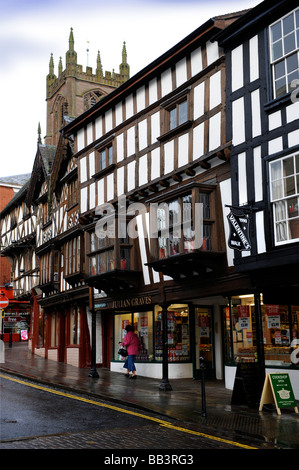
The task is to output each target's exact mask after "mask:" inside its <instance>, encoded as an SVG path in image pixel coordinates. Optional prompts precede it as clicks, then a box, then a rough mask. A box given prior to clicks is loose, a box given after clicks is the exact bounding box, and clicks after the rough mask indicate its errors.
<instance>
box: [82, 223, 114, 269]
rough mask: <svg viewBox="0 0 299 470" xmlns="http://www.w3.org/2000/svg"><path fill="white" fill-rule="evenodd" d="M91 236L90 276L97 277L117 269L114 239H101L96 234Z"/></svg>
mask: <svg viewBox="0 0 299 470" xmlns="http://www.w3.org/2000/svg"><path fill="white" fill-rule="evenodd" d="M104 229H105V227H104ZM89 236H90V253H89V254H88V259H89V275H90V276H96V275H98V274H102V273H106V272H108V271H113V270H114V269H115V256H114V239H111V238H109V237H108V236H106V237H105V238H100V237H98V236H97V234H96V233H95V232H91V233H90V234H89Z"/></svg>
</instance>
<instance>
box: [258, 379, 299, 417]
mask: <svg viewBox="0 0 299 470" xmlns="http://www.w3.org/2000/svg"><path fill="white" fill-rule="evenodd" d="M270 403H274V404H275V406H276V411H277V414H278V415H280V414H281V411H280V409H281V408H289V407H291V408H294V411H295V413H298V407H297V402H296V400H295V396H294V392H293V389H292V385H291V381H290V377H289V374H287V373H275V374H267V375H266V379H265V383H264V388H263V392H262V396H261V401H260V407H259V411H262V409H263V406H264V405H268V404H270Z"/></svg>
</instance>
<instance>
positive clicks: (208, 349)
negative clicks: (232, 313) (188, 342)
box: [194, 307, 216, 379]
mask: <svg viewBox="0 0 299 470" xmlns="http://www.w3.org/2000/svg"><path fill="white" fill-rule="evenodd" d="M212 320H213V318H212V309H211V308H210V307H195V308H194V322H195V325H194V326H195V328H194V333H195V341H194V346H195V347H194V350H195V360H194V378H196V379H198V378H200V377H201V362H202V359H203V363H204V366H205V375H206V377H208V378H210V379H214V378H215V377H216V372H215V361H214V332H213V321H212ZM201 358H202V359H201Z"/></svg>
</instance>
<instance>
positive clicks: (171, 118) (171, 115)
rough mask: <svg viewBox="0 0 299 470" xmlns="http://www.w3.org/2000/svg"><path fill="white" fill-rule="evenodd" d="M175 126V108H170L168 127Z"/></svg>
mask: <svg viewBox="0 0 299 470" xmlns="http://www.w3.org/2000/svg"><path fill="white" fill-rule="evenodd" d="M176 126H177V119H176V108H174V109H172V110H171V111H170V113H169V129H170V130H171V129H174V128H175V127H176Z"/></svg>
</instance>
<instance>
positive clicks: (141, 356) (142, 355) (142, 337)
mask: <svg viewBox="0 0 299 470" xmlns="http://www.w3.org/2000/svg"><path fill="white" fill-rule="evenodd" d="M127 325H133V327H134V331H135V333H136V334H137V336H138V338H139V341H140V351H139V353H138V354H137V355H136V357H135V360H136V361H152V360H153V312H152V311H150V312H134V313H121V314H117V315H115V320H114V331H115V344H114V357H115V358H116V359H119V360H121V357H119V356H118V354H117V351H118V342H119V341H123V339H124V337H125V336H126V334H127V332H126V329H125V328H126V326H127Z"/></svg>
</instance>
